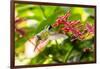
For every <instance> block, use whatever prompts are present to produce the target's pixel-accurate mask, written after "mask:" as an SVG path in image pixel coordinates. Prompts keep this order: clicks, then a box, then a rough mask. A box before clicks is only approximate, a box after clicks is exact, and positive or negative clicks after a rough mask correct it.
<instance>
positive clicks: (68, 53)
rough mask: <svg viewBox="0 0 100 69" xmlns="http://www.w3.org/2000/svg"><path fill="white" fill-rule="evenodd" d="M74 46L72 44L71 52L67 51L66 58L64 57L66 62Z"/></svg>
mask: <svg viewBox="0 0 100 69" xmlns="http://www.w3.org/2000/svg"><path fill="white" fill-rule="evenodd" d="M73 48H74V46H72V47H71V48H70V50H69V52H67V53H66V55H65V58H64V62H66V61H67V60H68V58H69V55H70V54H71V53H72V51H73Z"/></svg>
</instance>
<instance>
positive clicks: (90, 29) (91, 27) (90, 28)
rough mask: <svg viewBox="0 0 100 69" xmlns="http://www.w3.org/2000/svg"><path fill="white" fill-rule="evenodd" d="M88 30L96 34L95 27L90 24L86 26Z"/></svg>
mask: <svg viewBox="0 0 100 69" xmlns="http://www.w3.org/2000/svg"><path fill="white" fill-rule="evenodd" d="M86 29H87V31H88V32H90V33H92V34H94V26H92V25H90V24H89V23H87V24H86Z"/></svg>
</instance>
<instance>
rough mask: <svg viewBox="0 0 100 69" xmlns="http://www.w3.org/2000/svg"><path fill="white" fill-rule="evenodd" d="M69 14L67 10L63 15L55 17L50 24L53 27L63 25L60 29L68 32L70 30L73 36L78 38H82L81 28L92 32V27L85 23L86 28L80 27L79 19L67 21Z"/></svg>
mask: <svg viewBox="0 0 100 69" xmlns="http://www.w3.org/2000/svg"><path fill="white" fill-rule="evenodd" d="M69 16H70V12H69V11H68V12H67V13H66V14H65V15H64V16H60V17H58V18H57V20H56V23H54V24H53V25H52V27H53V28H55V27H58V26H60V25H63V26H62V27H61V28H60V30H61V31H63V32H65V33H68V32H70V33H71V34H72V35H73V36H74V37H78V38H79V39H83V34H84V31H83V30H87V31H88V32H90V33H93V32H94V27H92V26H91V25H89V24H87V25H86V29H82V26H83V25H82V24H81V23H80V21H79V20H74V21H68V17H69Z"/></svg>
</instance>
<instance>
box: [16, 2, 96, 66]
mask: <svg viewBox="0 0 100 69" xmlns="http://www.w3.org/2000/svg"><path fill="white" fill-rule="evenodd" d="M68 10H70V12H71V16H70V17H69V19H68V20H80V21H81V23H83V24H85V23H86V22H89V23H91V24H94V23H95V22H94V20H95V10H94V8H84V7H68V6H49V5H34V4H18V3H16V4H15V20H17V19H19V22H18V23H16V22H15V28H16V29H17V31H15V58H16V59H15V61H17V62H16V63H15V64H16V65H17V64H19V65H23V64H24V65H31V64H57V63H74V62H93V61H94V60H95V57H94V52H95V49H94V37H92V38H91V36H88V37H87V38H88V39H87V40H84V41H80V40H77V41H76V42H75V43H72V42H71V41H70V39H69V38H68V39H66V40H63V41H62V40H57V43H58V44H57V43H56V41H51V42H50V43H49V44H48V45H46V48H45V49H44V50H43V51H42V52H41V53H39V55H37V56H36V57H34V58H31V59H25V58H24V55H23V53H24V47H25V46H24V44H25V42H26V41H27V40H28V39H30V38H32V37H33V36H35V35H36V34H37V33H39V32H41V31H42V30H43V29H44V27H45V26H49V25H51V24H53V23H55V21H56V19H57V17H58V16H62V15H64V14H65V13H66V12H67V11H68ZM84 49H86V50H87V52H85V53H84ZM88 49H91V50H92V52H90V51H89V52H88Z"/></svg>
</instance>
